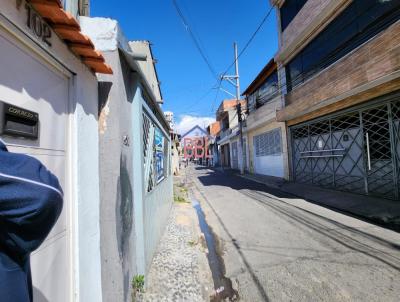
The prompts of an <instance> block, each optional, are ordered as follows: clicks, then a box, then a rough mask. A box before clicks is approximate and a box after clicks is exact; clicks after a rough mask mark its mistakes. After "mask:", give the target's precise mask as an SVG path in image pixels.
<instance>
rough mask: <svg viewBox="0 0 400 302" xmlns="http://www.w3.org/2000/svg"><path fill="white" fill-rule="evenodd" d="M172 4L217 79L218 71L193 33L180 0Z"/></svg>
mask: <svg viewBox="0 0 400 302" xmlns="http://www.w3.org/2000/svg"><path fill="white" fill-rule="evenodd" d="M172 4H173V5H174V7H175V10H176V12H177V13H178V16H179V17H180V19H181V20H182V22H183V25H184V26H185V29H186V31H187V32H188V33H189V35H190V38H191V39H192V41H193V43H194V45H195V46H196V48H197V50H198V51H199V53H200V55H201V57H202V58H203V60H204V62H205V63H206V65H207V67H208V69H209V70H210V72H211V74H212V75H213V77H214V78H215V79H218V76H217V73H216V72H215V69H214V68H213V66H212V64H211V62H210V60H209V59H208V56H207V55H206V53H205V51H204V50H203V49H202V47H201V46H200V42H199V39H198V38H196V36H195V34H194V33H193V31H192V29H191V28H190V25H189V22H188V21H187V19H186V17H185V16H184V14H183V12H182V10H181V9H180V7H179V5H178V2H177V1H176V0H172Z"/></svg>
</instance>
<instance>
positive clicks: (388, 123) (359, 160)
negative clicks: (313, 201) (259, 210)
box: [290, 93, 400, 199]
mask: <svg viewBox="0 0 400 302" xmlns="http://www.w3.org/2000/svg"><path fill="white" fill-rule="evenodd" d="M399 95H400V94H399V93H397V94H392V95H390V96H386V97H382V98H380V99H377V100H374V101H372V102H371V103H369V105H364V106H362V107H358V108H355V109H351V110H346V111H343V112H340V113H337V114H334V115H331V116H328V117H324V118H321V119H318V120H314V121H310V122H307V123H303V124H300V125H296V126H293V127H290V132H291V139H292V171H293V176H294V180H295V181H296V182H299V183H308V184H314V185H317V186H321V187H327V188H334V189H337V190H341V191H351V192H355V193H359V194H367V195H375V196H381V197H385V198H390V199H399V187H400V186H399V184H400V183H399V174H400V170H399V168H400V146H399V139H400V97H399Z"/></svg>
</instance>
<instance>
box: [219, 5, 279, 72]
mask: <svg viewBox="0 0 400 302" xmlns="http://www.w3.org/2000/svg"><path fill="white" fill-rule="evenodd" d="M273 9H274V7H273V6H271V7H270V9H269V10H268V12H267V14H266V15H265V16H264V18H263V19H262V21H261V23H260V24H259V25H258V27H257V29H256V30H255V32H254V33H253V34H252V35H251V37H250V39H249V40H248V41H247V43H246V45H245V46H244V48H243V49H242V50H241V51H240V52H239V55H238V57H237V58H235V60H234V61H233V63H232V64H231V65H229V67H228V68H227V69H226V70H225V72H224V73H223V74H222V76H225V75H226V73H227V72H228V71H229V69H231V68H232V67H233V66H234V65H235V64H236V61H237V60H238V59H239V58H240V57H241V56H242V55H243V54H244V52H245V51H246V50H247V48H248V47H249V46H250V44H251V43H252V42H253V40H254V38H255V37H256V36H257V34H258V32H259V31H260V30H261V28H262V27H263V25H264V23H265V22H266V21H267V19H268V18H269V16H270V15H271V13H272V10H273Z"/></svg>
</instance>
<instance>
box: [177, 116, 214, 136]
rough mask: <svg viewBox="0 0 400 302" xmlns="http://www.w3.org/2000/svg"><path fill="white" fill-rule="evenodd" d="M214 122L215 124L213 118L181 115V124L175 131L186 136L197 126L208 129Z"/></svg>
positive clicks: (179, 123)
mask: <svg viewBox="0 0 400 302" xmlns="http://www.w3.org/2000/svg"><path fill="white" fill-rule="evenodd" d="M213 122H215V118H213V117H207V116H193V115H181V116H179V122H178V123H176V125H175V129H176V131H177V132H178V133H179V134H185V133H186V132H187V131H189V130H190V129H192V128H193V127H194V126H196V125H199V126H200V127H202V128H204V129H206V128H207V126H208V125H210V124H211V123H213Z"/></svg>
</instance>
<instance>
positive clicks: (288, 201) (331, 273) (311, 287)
mask: <svg viewBox="0 0 400 302" xmlns="http://www.w3.org/2000/svg"><path fill="white" fill-rule="evenodd" d="M187 181H188V183H190V184H191V186H192V190H193V192H194V195H195V198H197V199H198V200H199V201H200V204H201V206H202V208H203V211H204V213H205V215H206V219H207V222H208V224H209V225H210V226H211V228H212V229H213V231H214V232H215V234H216V236H217V238H218V239H219V241H220V243H221V250H222V251H221V253H222V256H223V260H224V263H225V271H226V274H225V275H226V277H228V278H230V279H231V280H232V282H233V286H234V288H235V289H237V290H238V292H239V296H240V301H249V302H255V301H379V302H383V301H396V302H397V301H400V298H399V297H400V234H399V233H396V232H394V231H391V230H387V229H384V228H382V227H379V226H375V225H373V224H370V223H367V222H364V221H361V220H359V219H356V218H353V217H350V216H346V215H344V214H341V213H338V212H335V211H332V210H329V209H327V208H324V207H321V206H318V205H315V204H312V203H309V202H306V201H304V200H302V199H298V198H296V197H293V196H290V195H287V194H285V193H282V192H280V191H278V190H274V189H269V188H267V187H265V186H264V185H262V184H258V183H255V182H252V181H249V180H246V179H243V178H241V177H238V176H234V175H227V174H224V173H221V172H216V171H213V170H209V169H206V168H201V167H189V168H188V170H187Z"/></svg>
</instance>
